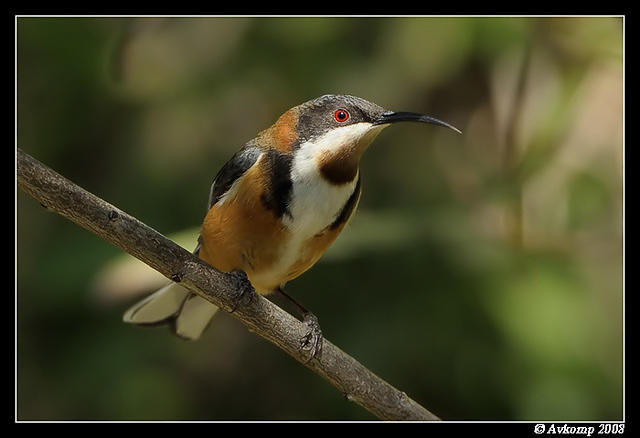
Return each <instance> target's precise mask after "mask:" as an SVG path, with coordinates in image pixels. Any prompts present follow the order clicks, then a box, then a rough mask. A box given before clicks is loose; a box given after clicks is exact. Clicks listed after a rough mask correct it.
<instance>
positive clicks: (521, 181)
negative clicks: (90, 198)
mask: <svg viewBox="0 0 640 438" xmlns="http://www.w3.org/2000/svg"><path fill="white" fill-rule="evenodd" d="M17 63H18V64H17V100H18V106H17V111H18V113H17V120H18V124H17V134H18V145H19V146H20V147H21V148H22V149H24V150H25V151H26V152H28V153H29V154H32V155H33V156H35V157H36V158H38V159H39V160H41V161H42V162H44V163H46V164H47V165H49V166H50V167H52V168H54V169H55V170H57V171H58V172H60V173H62V174H63V175H65V176H66V177H67V178H69V179H71V180H72V181H74V182H76V183H78V184H80V185H81V186H83V187H84V188H86V189H88V190H89V191H91V192H93V193H95V194H97V195H99V196H101V197H103V198H104V199H106V200H107V201H109V202H111V203H113V204H115V205H116V206H118V207H120V208H122V209H123V210H125V211H127V212H128V213H130V214H132V215H134V216H136V217H138V218H139V219H141V220H142V221H144V222H146V223H147V224H149V225H150V226H152V227H153V228H155V229H157V230H159V231H160V232H162V233H163V234H166V235H169V236H171V237H172V238H175V239H176V240H177V241H178V242H179V243H181V244H182V245H184V246H185V247H186V248H187V249H189V250H191V249H193V247H194V245H195V238H196V236H197V233H198V226H199V224H200V221H201V220H202V218H203V216H204V213H205V210H204V209H205V206H206V201H207V196H208V192H209V186H210V184H211V181H212V179H213V177H214V176H215V174H216V172H217V171H218V169H219V168H220V167H221V166H222V165H223V164H224V162H225V161H226V160H227V159H228V158H229V157H230V156H231V155H232V154H233V153H234V151H235V150H236V149H238V148H239V147H240V146H241V145H242V144H244V142H246V141H247V140H249V139H250V138H252V137H253V136H254V135H255V133H256V132H258V131H259V130H261V129H264V128H265V127H267V126H269V125H270V124H271V123H273V121H275V119H276V118H277V117H278V116H279V115H280V114H281V113H282V112H284V111H285V110H286V109H288V108H289V107H291V106H294V105H296V104H299V103H301V102H303V101H306V100H308V99H311V98H314V97H317V96H319V95H322V94H325V93H347V94H354V95H357V96H360V97H364V98H366V99H369V100H372V101H374V102H376V103H378V104H380V105H382V106H384V107H386V108H389V109H394V110H403V111H416V112H424V113H426V114H429V115H432V116H435V117H438V118H441V119H443V120H445V121H447V122H450V123H452V124H453V125H455V126H457V127H458V128H460V129H462V131H464V135H463V136H459V135H456V134H455V133H453V132H452V131H449V130H446V129H442V128H438V127H435V126H427V125H418V124H402V125H397V126H394V127H393V128H390V129H387V130H385V131H384V132H383V133H382V134H381V135H380V136H379V137H378V139H377V141H376V142H375V143H374V145H373V147H372V148H371V149H370V150H369V152H368V153H367V155H366V156H365V158H364V160H363V162H362V169H361V171H362V175H363V189H364V192H363V197H362V200H361V202H360V208H359V211H358V213H357V215H356V216H355V218H354V219H353V220H352V222H351V223H350V225H349V227H348V228H347V229H346V230H345V232H344V233H343V235H342V236H341V237H340V238H339V239H338V241H337V242H336V244H335V245H334V246H333V247H332V248H331V249H330V250H329V252H328V253H327V254H326V256H325V257H324V258H323V259H322V260H321V261H320V262H319V263H318V264H317V265H316V266H315V267H314V268H313V269H312V270H311V271H309V272H308V273H306V274H305V275H303V276H302V277H300V278H299V279H296V280H295V281H293V282H291V283H290V284H289V285H288V291H289V292H290V294H292V295H293V296H295V297H296V298H297V299H299V300H300V301H301V302H303V303H305V305H306V306H307V307H309V308H310V309H312V310H313V311H314V313H315V314H316V315H318V317H319V319H320V322H321V325H322V328H323V330H324V333H325V336H326V337H327V338H328V339H330V340H331V341H333V342H334V343H336V344H337V345H338V346H340V347H341V348H343V349H344V350H345V351H347V352H349V353H350V354H352V355H353V356H354V357H356V358H357V359H359V360H360V361H362V362H363V363H364V364H365V365H366V366H367V367H369V368H370V369H371V370H373V371H374V372H375V373H377V374H378V375H380V376H381V377H383V378H384V379H386V380H388V381H389V382H390V383H391V384H393V385H395V386H396V387H398V388H400V389H402V390H404V391H406V392H407V393H408V394H409V395H410V396H411V397H413V398H414V399H416V400H417V401H418V402H420V403H422V404H423V405H424V406H426V407H427V408H429V409H430V410H432V411H433V412H434V413H436V414H437V415H439V416H441V417H442V418H444V419H449V420H557V421H561V420H620V419H622V417H623V280H622V279H623V259H622V252H623V239H622V237H623V236H622V230H623V228H622V223H623V222H622V221H623V204H622V199H623V198H622V193H623V192H622V190H623V185H622V183H623V173H622V171H623V162H622V157H623V19H622V18H620V17H581V18H571V17H562V18H552V17H542V18H524V17H513V18H508V17H505V18H491V17H486V18H473V17H464V18H462V17H452V18H439V17H431V18H429V17H426V18H412V17H407V18H400V17H399V18H368V17H353V18H304V17H290V18H287V17H284V18H264V17H256V18H251V17H246V18H232V17H219V18H162V17H160V18H141V17H138V18H126V17H123V18H99V17H98V18H79V17H78V18H45V17H20V18H18V19H17ZM17 220H18V222H17V317H18V320H17V413H18V419H20V420H371V419H374V417H373V416H372V415H371V414H369V413H368V412H366V411H365V410H363V409H362V408H360V407H359V406H357V405H355V404H353V403H350V402H348V401H346V400H345V399H344V397H343V395H342V394H340V393H339V391H337V390H336V389H335V388H333V387H332V386H330V385H329V384H327V383H326V382H324V381H323V380H322V379H321V378H319V377H317V376H316V375H314V374H312V373H311V372H310V371H308V370H307V369H305V368H304V367H301V366H300V365H299V364H298V363H296V362H295V361H293V360H292V359H291V358H289V357H288V356H286V355H285V354H284V353H282V352H281V351H279V350H278V349H277V348H275V347H273V346H272V345H270V344H269V343H267V342H266V341H264V340H262V339H261V338H259V337H257V336H256V335H254V334H251V333H249V332H248V331H247V330H246V329H245V328H244V327H243V326H242V325H241V324H240V323H238V322H237V321H235V320H234V319H233V318H231V317H229V316H228V315H226V314H219V315H218V316H217V317H216V318H217V320H216V321H215V324H214V325H212V328H211V329H210V330H209V331H208V332H207V333H206V334H205V336H204V337H203V339H201V340H200V341H198V342H183V341H181V340H179V339H177V338H174V337H173V336H172V335H171V334H170V333H169V331H168V330H166V329H165V328H156V329H143V328H137V327H131V326H128V325H125V324H123V323H122V322H121V315H122V312H123V311H124V310H125V309H126V308H127V307H128V306H129V305H130V304H132V303H133V302H134V301H135V300H136V298H137V297H138V296H140V295H141V294H144V293H147V292H149V291H151V290H152V289H153V288H154V287H156V286H157V285H159V284H163V282H164V280H163V279H162V278H158V277H157V276H154V275H153V273H150V272H149V270H148V269H145V267H144V266H142V267H141V266H140V265H139V264H136V262H135V261H133V262H132V261H131V260H130V259H127V257H124V256H123V255H122V253H121V251H120V250H118V249H117V248H115V247H112V246H110V245H109V244H107V243H105V242H104V241H101V240H100V239H98V238H97V237H95V236H94V235H92V234H90V233H89V232H87V231H85V230H83V229H81V228H78V227H77V226H75V225H74V224H72V223H70V222H68V221H66V220H64V219H62V218H61V217H59V216H56V215H54V214H49V213H47V211H46V210H45V209H43V208H42V207H41V206H40V205H39V204H38V202H36V201H35V200H33V199H31V198H29V197H28V196H26V195H25V194H24V193H22V192H18V194H17Z"/></svg>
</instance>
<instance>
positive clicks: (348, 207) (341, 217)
mask: <svg viewBox="0 0 640 438" xmlns="http://www.w3.org/2000/svg"><path fill="white" fill-rule="evenodd" d="M361 181H362V178H361V177H360V176H358V182H357V183H356V187H355V188H354V189H353V193H352V194H351V196H349V199H347V202H345V204H344V207H342V210H340V214H338V217H336V220H334V221H333V223H332V224H331V225H329V229H330V230H335V229H336V228H338V227H339V226H341V225H343V224H344V223H345V222H347V221H348V220H349V218H350V217H351V215H353V211H354V210H355V208H356V205H358V200H359V199H360V193H362V190H361V186H360V182H361Z"/></svg>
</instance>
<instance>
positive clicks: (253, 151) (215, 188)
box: [193, 142, 262, 255]
mask: <svg viewBox="0 0 640 438" xmlns="http://www.w3.org/2000/svg"><path fill="white" fill-rule="evenodd" d="M261 153H262V150H261V149H260V148H259V147H257V146H255V145H254V144H252V143H251V142H250V143H247V145H245V146H244V147H243V148H242V149H240V150H239V151H238V152H236V153H235V155H234V156H233V157H231V159H230V160H229V161H227V162H226V163H225V165H224V166H222V169H220V171H219V172H218V174H217V175H216V177H215V178H214V180H213V184H211V191H210V192H209V203H208V205H207V211H209V210H210V209H211V207H213V206H214V205H216V203H217V202H218V201H219V200H220V198H222V197H223V196H224V194H225V193H227V192H228V191H229V189H230V188H231V186H232V185H233V183H234V182H235V181H236V180H237V179H238V178H240V177H241V176H242V175H244V173H245V172H246V171H247V170H249V169H250V168H251V166H253V165H254V164H255V163H256V161H258V157H259V156H260V154H261ZM200 243H201V236H198V245H197V246H196V249H194V250H193V253H194V254H196V255H197V254H198V251H200Z"/></svg>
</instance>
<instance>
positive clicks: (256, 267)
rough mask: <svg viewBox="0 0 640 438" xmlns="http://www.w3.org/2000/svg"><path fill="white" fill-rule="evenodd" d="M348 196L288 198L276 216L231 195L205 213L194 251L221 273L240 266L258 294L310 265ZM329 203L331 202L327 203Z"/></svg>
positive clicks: (331, 234)
mask: <svg viewBox="0 0 640 438" xmlns="http://www.w3.org/2000/svg"><path fill="white" fill-rule="evenodd" d="M347 199H348V196H347V197H346V198H345V199H342V197H339V198H338V199H332V200H331V201H330V204H331V205H327V202H325V203H324V205H322V204H323V202H322V201H323V200H322V199H318V198H316V202H318V201H319V203H316V204H314V203H310V204H308V205H301V204H300V203H298V204H296V203H293V204H292V205H291V207H292V215H291V216H285V217H283V218H282V219H280V218H277V217H276V216H275V215H274V214H273V213H272V212H271V211H269V210H266V209H264V208H261V206H260V202H259V200H258V201H256V202H242V199H238V198H236V199H234V201H232V202H225V203H223V204H222V205H217V206H213V207H212V208H211V209H210V210H209V212H208V213H207V216H206V217H205V220H204V223H203V227H202V232H201V247H200V252H199V255H200V257H201V258H202V259H203V260H205V261H206V262H207V263H209V264H210V265H212V266H214V267H215V268H217V269H219V270H220V271H223V272H230V271H233V270H236V269H241V270H243V271H244V272H246V273H247V276H248V278H249V281H251V284H252V285H253V287H254V288H255V289H256V291H257V292H259V293H263V294H265V293H269V292H272V291H273V290H275V289H277V288H278V287H279V286H280V285H282V284H284V283H286V282H287V281H289V280H292V279H294V278H296V277H298V276H299V275H301V274H302V273H303V272H305V271H306V270H308V269H309V268H311V267H312V266H313V265H314V264H315V263H316V262H317V261H318V259H320V257H321V256H322V254H323V253H324V252H325V251H326V250H327V248H328V247H329V246H330V245H331V244H332V243H333V241H334V240H335V239H336V237H337V236H338V234H339V233H340V231H341V230H342V227H336V228H331V227H329V225H331V223H332V222H333V221H334V220H335V217H336V215H337V214H338V213H339V212H340V209H341V207H342V206H343V205H344V203H345V202H346V200H347ZM333 204H335V206H334V205H333Z"/></svg>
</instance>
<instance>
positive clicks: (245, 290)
mask: <svg viewBox="0 0 640 438" xmlns="http://www.w3.org/2000/svg"><path fill="white" fill-rule="evenodd" d="M227 275H228V276H229V278H230V279H231V283H232V284H233V290H234V291H235V292H236V294H235V296H234V297H233V301H234V303H233V307H232V308H231V310H230V313H233V312H235V311H236V309H237V308H238V306H239V305H240V304H246V302H247V301H249V302H250V301H251V298H252V297H253V295H254V294H255V289H254V288H253V286H252V285H251V282H250V281H249V278H248V277H247V274H246V273H245V272H244V271H242V270H240V269H236V270H235V271H231V272H229V273H228V274H227Z"/></svg>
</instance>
